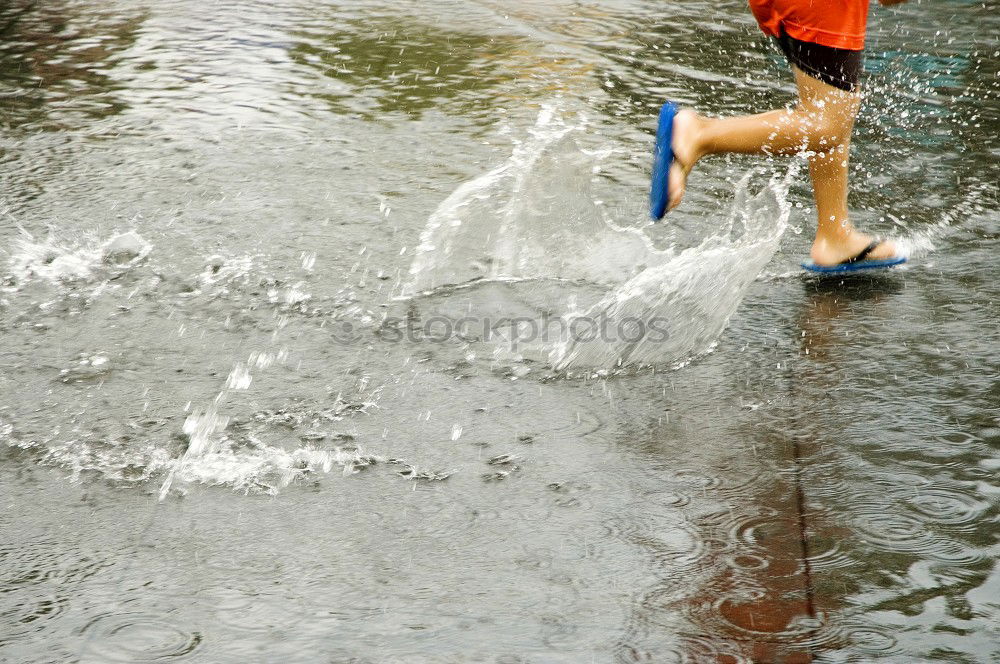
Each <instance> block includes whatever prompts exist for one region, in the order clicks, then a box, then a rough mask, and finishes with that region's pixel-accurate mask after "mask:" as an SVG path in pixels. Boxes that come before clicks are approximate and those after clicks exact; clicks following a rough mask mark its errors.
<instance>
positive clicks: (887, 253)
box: [810, 230, 899, 266]
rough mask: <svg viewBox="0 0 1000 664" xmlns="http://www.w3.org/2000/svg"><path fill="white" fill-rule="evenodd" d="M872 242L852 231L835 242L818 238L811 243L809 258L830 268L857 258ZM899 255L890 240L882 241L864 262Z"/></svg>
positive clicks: (861, 234)
mask: <svg viewBox="0 0 1000 664" xmlns="http://www.w3.org/2000/svg"><path fill="white" fill-rule="evenodd" d="M871 241H872V237H871V236H870V235H865V234H864V233H859V232H858V231H854V230H852V231H851V232H850V234H849V235H847V236H846V237H843V238H837V239H836V241H827V240H825V239H821V238H819V237H817V238H816V240H815V242H813V246H812V251H811V252H810V258H812V259H813V262H815V263H816V264H817V265H824V266H831V265H838V264H839V263H841V262H843V261H846V260H848V259H850V258H853V257H854V256H857V255H858V253H859V252H861V251H862V250H863V249H864V248H865V247H867V246H868V243H869V242H871ZM897 255H899V248H898V247H897V246H896V244H895V243H894V242H892V241H891V240H882V241H881V242H879V243H878V246H876V247H875V248H874V249H872V251H871V252H869V254H868V255H867V256H865V260H881V259H886V258H894V257H896V256H897Z"/></svg>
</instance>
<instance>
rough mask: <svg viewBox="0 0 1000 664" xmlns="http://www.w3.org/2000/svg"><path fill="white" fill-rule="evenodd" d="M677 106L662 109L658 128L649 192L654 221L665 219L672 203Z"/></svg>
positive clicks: (668, 104)
mask: <svg viewBox="0 0 1000 664" xmlns="http://www.w3.org/2000/svg"><path fill="white" fill-rule="evenodd" d="M676 115H677V105H676V104H674V103H673V102H669V101H668V102H667V103H665V104H664V105H663V106H662V107H661V108H660V122H659V124H658V125H657V127H656V145H655V147H654V148H653V182H652V186H651V187H650V190H649V215H650V216H651V217H652V218H653V220H654V221H659V220H660V219H663V215H665V214H666V213H667V205H668V204H669V203H670V188H669V182H668V176H669V175H670V166H671V165H672V164H673V163H674V151H673V149H672V148H671V147H670V145H671V142H672V141H673V137H674V116H676Z"/></svg>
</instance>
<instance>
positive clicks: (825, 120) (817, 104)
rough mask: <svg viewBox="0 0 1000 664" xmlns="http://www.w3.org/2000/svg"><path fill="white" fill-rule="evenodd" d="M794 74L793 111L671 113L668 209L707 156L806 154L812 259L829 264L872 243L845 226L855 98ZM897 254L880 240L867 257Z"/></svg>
mask: <svg viewBox="0 0 1000 664" xmlns="http://www.w3.org/2000/svg"><path fill="white" fill-rule="evenodd" d="M792 69H793V71H794V73H795V82H796V84H797V85H798V88H799V103H798V105H797V106H796V107H795V108H789V109H782V110H776V111H769V112H767V113H760V114H758V115H747V116H740V117H731V118H704V117H701V116H699V115H697V114H695V113H694V112H693V111H689V110H684V111H681V112H680V113H678V114H677V119H676V120H675V125H674V129H675V131H674V142H673V148H674V153H675V155H676V158H677V161H676V162H675V164H674V166H673V168H672V169H671V171H670V192H671V196H670V207H671V208H673V207H675V206H676V205H677V204H679V203H680V201H681V198H682V197H683V196H684V186H685V184H686V180H687V173H688V171H690V169H691V167H692V166H694V164H695V163H696V162H697V161H698V160H699V159H701V158H702V157H704V156H705V155H708V154H718V153H724V152H738V153H745V154H774V155H789V154H797V153H800V152H808V153H810V156H809V173H810V176H811V177H812V181H813V195H814V197H815V199H816V213H817V218H818V224H817V229H816V240H815V241H814V242H813V246H812V252H811V253H812V258H813V260H814V261H816V262H817V263H819V264H821V265H833V264H835V263H839V262H840V261H842V260H845V259H847V258H850V257H851V256H854V255H856V254H857V253H858V252H860V251H861V250H862V249H864V248H865V247H866V246H867V245H868V243H869V242H870V241H871V238H870V237H869V236H867V235H865V234H863V233H860V232H858V231H857V230H855V229H854V227H853V226H851V223H850V221H849V220H848V211H847V189H848V187H847V173H848V170H847V162H848V157H849V153H850V145H851V132H852V131H853V129H854V119H855V117H857V114H858V106H859V105H860V101H861V98H860V95H857V94H854V93H849V92H844V91H843V90H839V89H837V88H835V87H833V86H831V85H827V84H826V83H823V82H822V81H820V80H818V79H815V78H813V77H811V76H808V75H807V74H804V73H803V72H802V71H800V70H799V69H797V68H795V67H793V68H792ZM678 162H679V163H678ZM895 253H896V248H895V246H893V245H892V243H890V242H883V243H882V244H880V245H879V246H878V247H876V248H875V250H874V251H872V252H871V254H870V256H871V258H888V257H890V256H893V255H895Z"/></svg>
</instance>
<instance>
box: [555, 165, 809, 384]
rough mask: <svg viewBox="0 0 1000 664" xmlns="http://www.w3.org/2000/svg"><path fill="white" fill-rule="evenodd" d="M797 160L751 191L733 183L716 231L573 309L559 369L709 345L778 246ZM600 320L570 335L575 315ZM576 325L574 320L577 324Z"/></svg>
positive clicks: (674, 354) (661, 357)
mask: <svg viewBox="0 0 1000 664" xmlns="http://www.w3.org/2000/svg"><path fill="white" fill-rule="evenodd" d="M797 171H798V162H793V165H792V167H791V168H790V169H789V170H788V171H787V172H786V173H785V174H784V176H774V177H772V178H771V179H770V181H769V182H768V184H767V186H765V187H764V188H763V189H762V190H761V191H760V192H758V193H757V194H751V193H750V180H751V179H752V176H753V175H754V173H753V172H750V173H747V174H746V175H745V176H744V177H743V178H742V179H741V180H740V182H739V184H738V185H737V187H736V197H735V200H734V202H733V206H732V209H731V211H730V214H729V218H728V219H727V221H726V223H725V224H724V225H723V229H722V231H721V232H720V233H718V234H716V235H712V236H710V237H709V238H707V239H706V240H705V241H703V242H702V243H701V244H700V245H699V246H697V247H692V248H689V249H685V250H684V251H681V252H680V253H679V254H677V255H671V256H669V257H668V258H667V259H666V260H665V261H664V262H662V263H661V264H659V265H655V266H653V267H648V268H646V269H645V270H643V271H642V272H640V273H639V274H637V275H636V276H635V277H633V278H632V279H630V280H628V281H627V282H626V283H624V284H623V285H621V286H620V287H618V288H615V289H613V290H611V291H610V292H609V293H608V294H607V295H606V296H605V297H604V298H603V299H602V300H601V301H600V302H598V303H597V304H595V305H594V306H592V307H591V308H590V309H588V310H587V311H585V312H581V313H579V314H574V315H572V316H571V317H570V322H569V324H568V325H567V326H566V330H567V332H566V334H565V335H564V337H563V339H562V340H561V341H560V343H558V344H556V345H555V347H554V348H553V349H552V351H551V353H550V360H551V362H552V364H553V365H554V366H555V367H556V368H557V369H570V368H576V367H583V368H598V369H611V368H615V367H623V366H646V365H661V364H668V365H669V364H676V363H680V362H683V361H685V360H686V359H688V358H690V357H692V356H694V355H697V354H700V353H703V352H706V351H708V350H711V348H713V347H714V345H715V343H716V340H717V339H718V337H719V335H721V334H722V332H723V330H724V329H725V328H726V325H727V324H728V322H729V319H730V317H731V316H732V315H733V313H734V312H735V311H736V308H737V307H738V306H739V304H740V302H741V301H742V300H743V296H744V295H745V294H746V291H747V289H748V288H749V286H750V284H751V283H753V281H754V280H755V279H756V277H757V275H758V274H759V273H760V271H761V270H762V269H763V267H764V266H765V265H766V264H767V263H768V261H770V260H771V257H772V256H773V255H774V253H775V252H776V251H777V250H778V244H779V242H780V240H781V236H782V234H783V233H784V231H785V228H786V227H787V225H788V217H789V214H790V211H791V206H790V205H789V203H788V200H787V194H788V186H789V183H790V181H791V180H792V179H793V178H794V177H795V174H796V172H797ZM581 319H586V320H587V321H591V322H594V321H601V322H602V324H603V326H604V330H603V331H604V334H600V335H582V336H578V335H574V334H573V333H572V330H573V329H574V326H573V321H578V320H581ZM578 328H579V326H578Z"/></svg>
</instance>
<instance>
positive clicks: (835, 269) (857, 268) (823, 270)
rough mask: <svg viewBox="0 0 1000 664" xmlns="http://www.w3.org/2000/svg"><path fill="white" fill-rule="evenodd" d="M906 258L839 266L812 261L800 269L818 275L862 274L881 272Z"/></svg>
mask: <svg viewBox="0 0 1000 664" xmlns="http://www.w3.org/2000/svg"><path fill="white" fill-rule="evenodd" d="M905 262H906V258H904V257H902V256H896V257H895V258H883V259H881V260H871V261H857V262H856V263H841V264H840V265H817V264H816V263H813V262H812V261H807V262H805V263H802V267H804V268H805V269H807V270H809V271H810V272H816V273H819V274H837V273H842V272H864V271H865V270H882V269H885V268H888V267H892V266H894V265H899V264H901V263H905Z"/></svg>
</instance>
